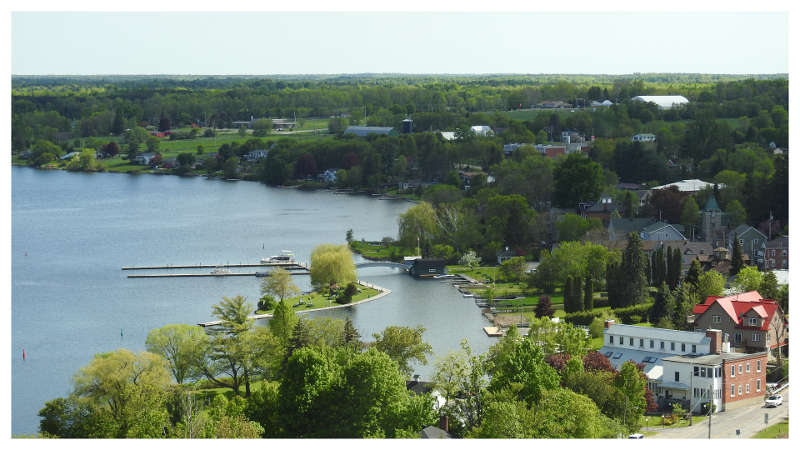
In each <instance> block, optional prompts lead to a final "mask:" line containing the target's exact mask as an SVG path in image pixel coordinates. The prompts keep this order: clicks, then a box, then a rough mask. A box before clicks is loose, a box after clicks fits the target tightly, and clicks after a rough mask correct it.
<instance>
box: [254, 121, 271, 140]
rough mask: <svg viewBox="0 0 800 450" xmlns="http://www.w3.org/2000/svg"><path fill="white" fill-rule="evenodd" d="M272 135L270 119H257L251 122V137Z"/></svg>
mask: <svg viewBox="0 0 800 450" xmlns="http://www.w3.org/2000/svg"><path fill="white" fill-rule="evenodd" d="M270 133H272V119H258V120H256V121H255V122H253V136H259V137H262V136H266V135H268V134H270Z"/></svg>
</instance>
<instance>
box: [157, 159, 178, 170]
mask: <svg viewBox="0 0 800 450" xmlns="http://www.w3.org/2000/svg"><path fill="white" fill-rule="evenodd" d="M178 165H179V164H178V158H175V157H172V158H167V159H165V160H164V162H163V163H162V164H161V167H162V168H164V169H174V168H176V167H178Z"/></svg>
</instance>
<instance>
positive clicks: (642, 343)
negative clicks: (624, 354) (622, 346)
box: [639, 339, 644, 347]
mask: <svg viewBox="0 0 800 450" xmlns="http://www.w3.org/2000/svg"><path fill="white" fill-rule="evenodd" d="M639 347H644V339H639Z"/></svg>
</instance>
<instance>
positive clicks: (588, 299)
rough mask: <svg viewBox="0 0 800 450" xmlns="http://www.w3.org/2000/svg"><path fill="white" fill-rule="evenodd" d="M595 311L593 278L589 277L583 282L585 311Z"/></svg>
mask: <svg viewBox="0 0 800 450" xmlns="http://www.w3.org/2000/svg"><path fill="white" fill-rule="evenodd" d="M593 309H594V287H593V286H592V278H591V277H590V276H587V277H586V278H585V279H584V280H583V310H584V311H591V310H593Z"/></svg>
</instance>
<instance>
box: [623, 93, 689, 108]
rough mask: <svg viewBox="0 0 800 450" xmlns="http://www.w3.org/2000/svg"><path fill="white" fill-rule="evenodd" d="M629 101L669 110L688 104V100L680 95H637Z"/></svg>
mask: <svg viewBox="0 0 800 450" xmlns="http://www.w3.org/2000/svg"><path fill="white" fill-rule="evenodd" d="M631 100H633V101H636V102H650V103H655V104H656V105H658V109H671V108H673V107H675V106H680V105H685V104H687V103H689V100H687V99H686V97H684V96H682V95H637V96H636V97H633V98H632V99H631Z"/></svg>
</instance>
